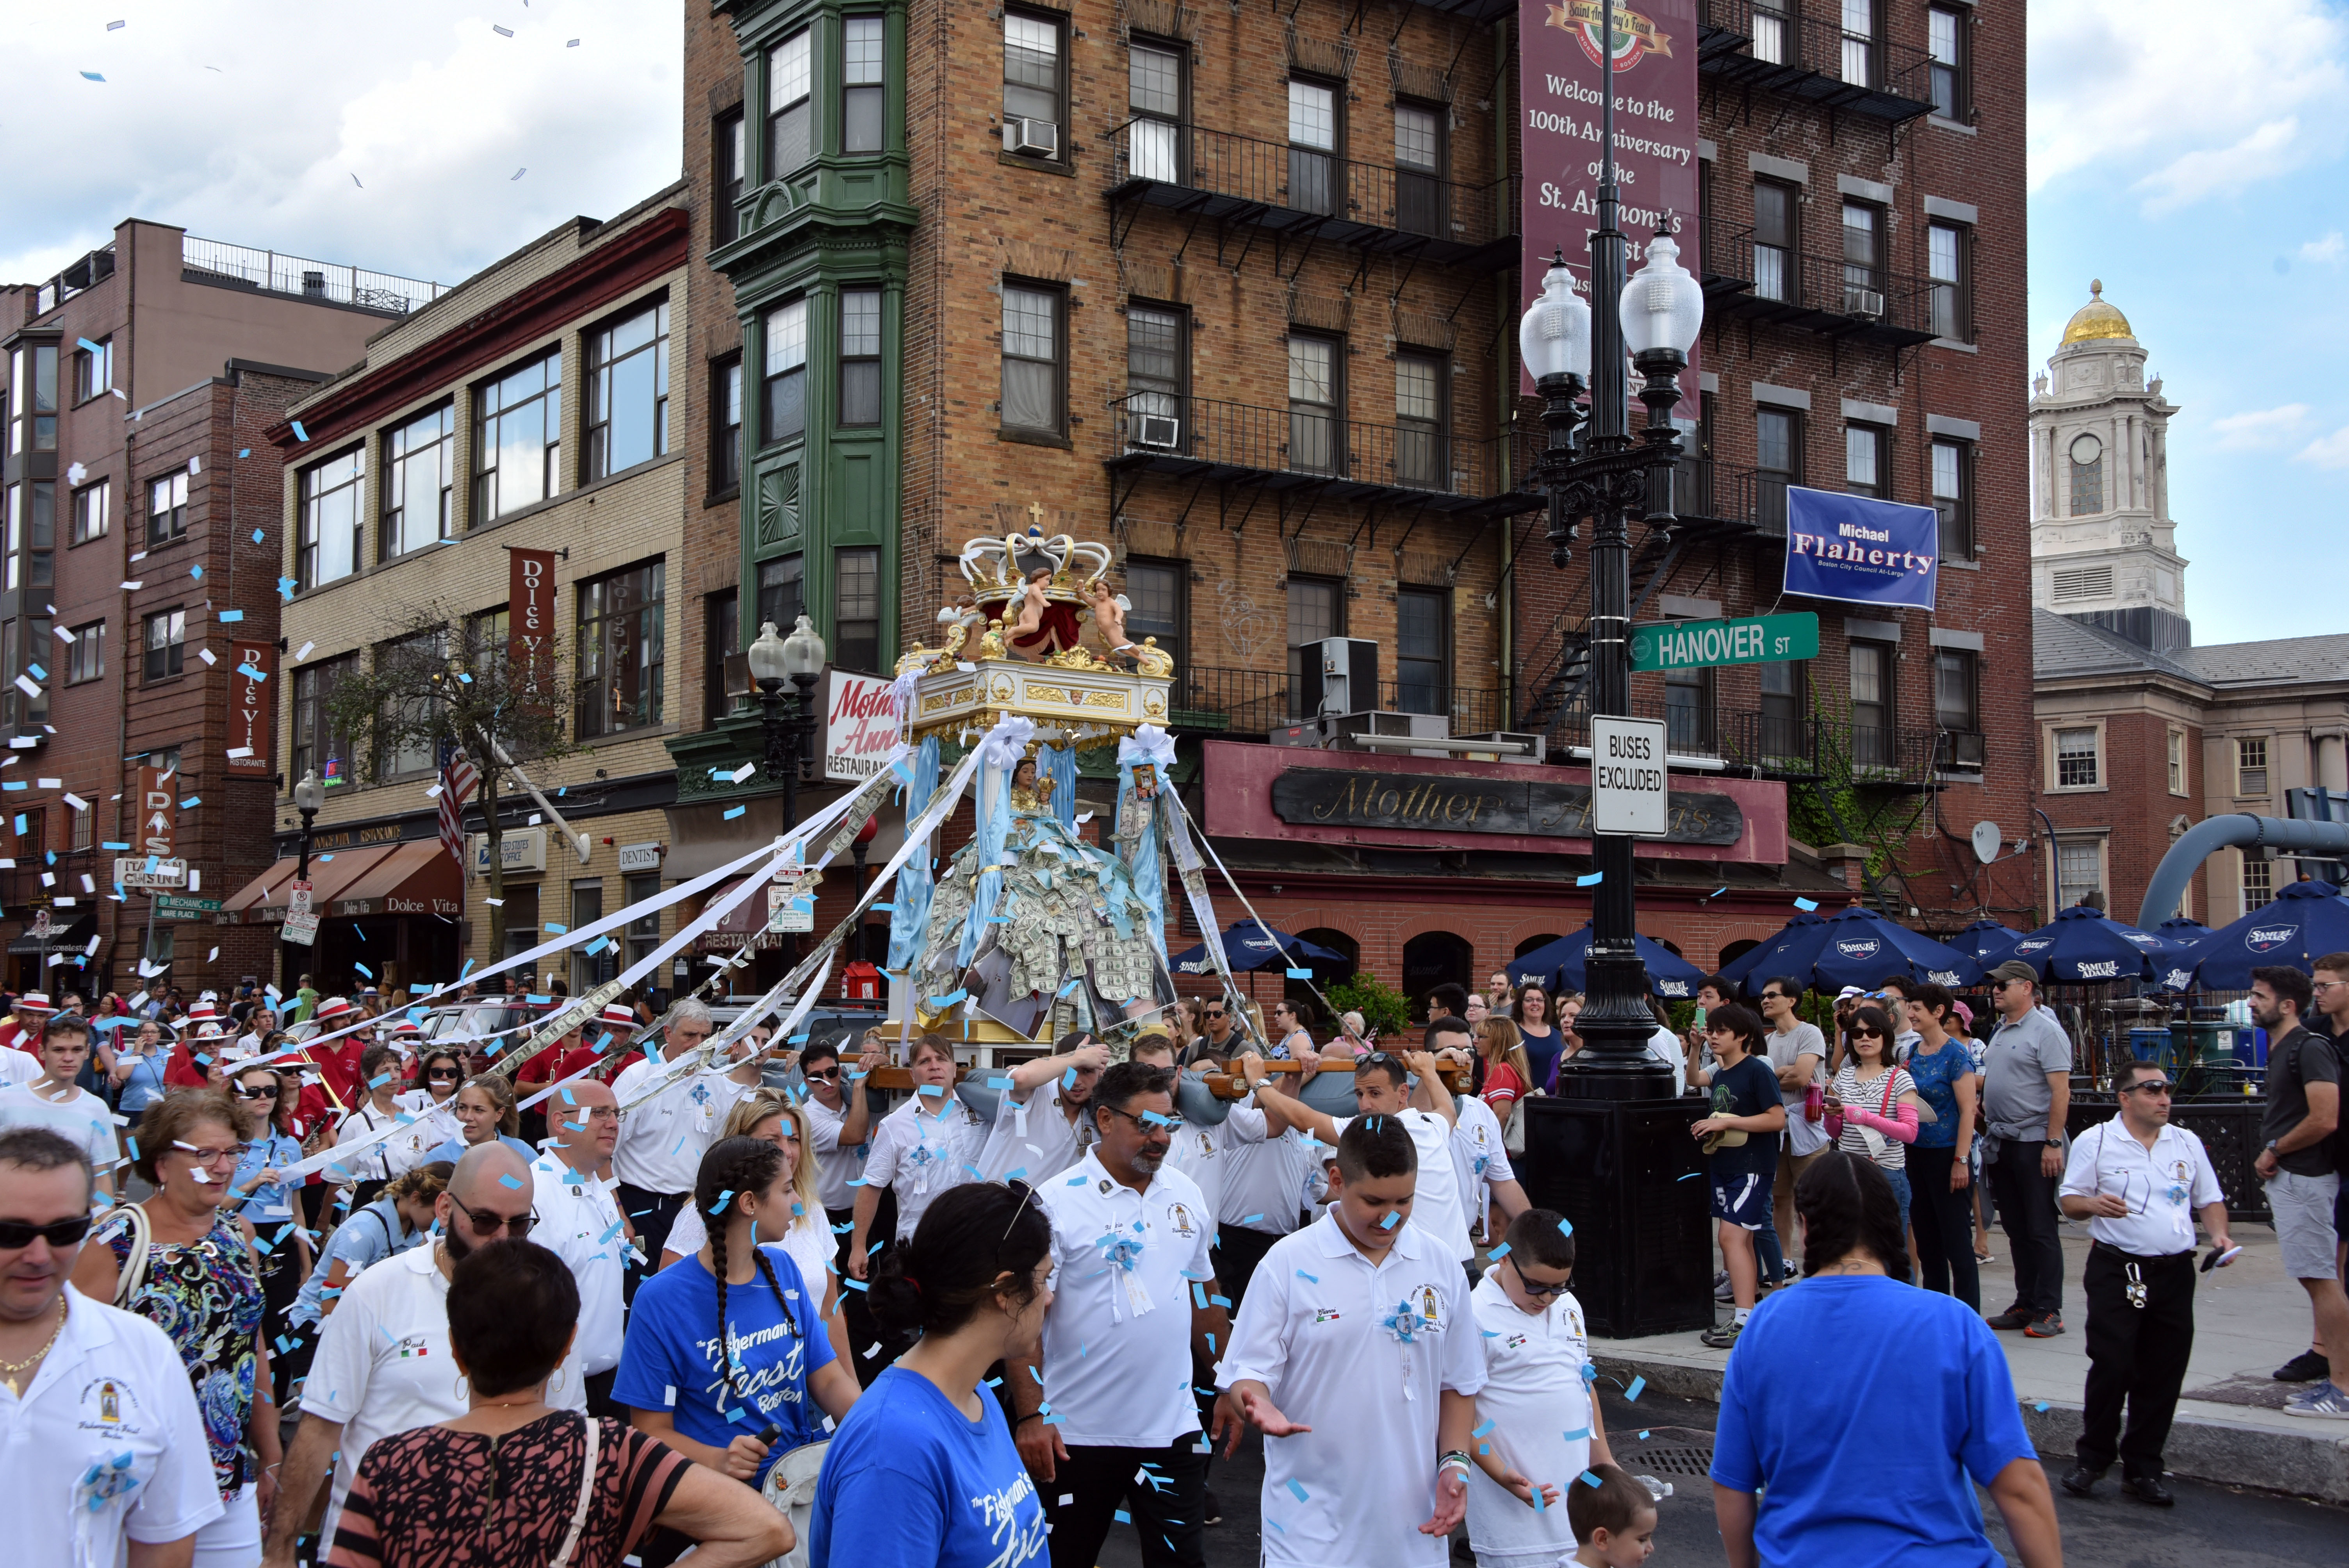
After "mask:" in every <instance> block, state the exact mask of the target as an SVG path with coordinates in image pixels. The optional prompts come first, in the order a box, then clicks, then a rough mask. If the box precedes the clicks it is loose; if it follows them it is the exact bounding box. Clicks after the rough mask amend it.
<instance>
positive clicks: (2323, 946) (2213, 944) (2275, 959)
mask: <svg viewBox="0 0 2349 1568" xmlns="http://www.w3.org/2000/svg"><path fill="white" fill-rule="evenodd" d="M2344 951H2349V900H2344V899H2343V898H2342V897H2341V895H2340V894H2339V893H2337V892H2334V891H2333V888H2332V887H2331V886H2330V885H2329V884H2327V883H2324V882H2293V883H2292V884H2290V885H2289V886H2287V887H2286V888H2285V889H2284V890H2283V891H2282V892H2280V893H2278V894H2276V896H2275V902H2274V903H2271V904H2268V905H2266V906H2265V907H2264V908H2261V909H2255V910H2253V911H2252V912H2251V913H2249V914H2247V915H2245V916H2243V918H2242V919H2240V920H2239V921H2236V922H2235V923H2233V924H2231V925H2222V926H2220V928H2219V929H2218V930H2216V931H2214V932H2212V933H2211V934H2209V935H2208V936H2206V937H2204V938H2202V939H2201V940H2200V941H2199V942H2198V943H2196V944H2194V947H2193V950H2192V951H2191V952H2190V953H2189V954H2187V955H2186V956H2185V957H2184V958H2183V959H2181V960H2180V965H2179V966H2180V967H2185V966H2187V965H2191V966H2192V968H2193V970H2194V975H2195V979H2196V980H2197V981H2198V982H2199V984H2200V985H2201V986H2202V987H2203V988H2204V989H2205V990H2209V991H2248V990H2250V989H2251V971H2252V970H2253V969H2254V968H2257V967H2259V966H2261V965H2269V964H2284V965H2291V966H2292V968H2294V969H2302V970H2313V969H2314V968H2315V967H2316V961H2317V960H2318V959H2320V958H2322V957H2323V956H2324V955H2325V954H2328V953H2341V952H2344Z"/></svg>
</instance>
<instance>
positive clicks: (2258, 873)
mask: <svg viewBox="0 0 2349 1568" xmlns="http://www.w3.org/2000/svg"><path fill="white" fill-rule="evenodd" d="M2274 898H2275V862H2274V861H2262V860H2259V859H2257V858H2255V857H2254V856H2252V855H2251V854H2249V853H2246V854H2245V855H2244V856H2243V913H2245V914H2249V913H2251V912H2252V911H2253V910H2257V909H2263V908H2265V907H2266V906H2267V905H2268V904H2269V903H2271V902H2272V901H2273V900H2274Z"/></svg>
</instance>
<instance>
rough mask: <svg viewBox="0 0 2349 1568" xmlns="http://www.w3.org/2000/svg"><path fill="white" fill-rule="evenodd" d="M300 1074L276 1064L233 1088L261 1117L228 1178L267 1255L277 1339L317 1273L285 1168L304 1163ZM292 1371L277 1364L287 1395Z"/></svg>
mask: <svg viewBox="0 0 2349 1568" xmlns="http://www.w3.org/2000/svg"><path fill="white" fill-rule="evenodd" d="M299 1081H300V1080H299V1078H298V1077H297V1075H295V1074H294V1073H290V1072H288V1073H281V1072H278V1071H276V1070H275V1069H274V1068H265V1067H264V1068H240V1069H237V1070H236V1072H235V1074H234V1076H233V1078H231V1079H230V1083H229V1093H230V1095H231V1096H232V1097H233V1099H235V1100H236V1102H237V1104H238V1105H239V1106H240V1107H241V1108H243V1109H244V1110H245V1111H246V1112H248V1113H250V1114H252V1115H254V1116H256V1117H259V1118H261V1119H262V1121H261V1124H260V1125H259V1126H258V1127H256V1128H255V1129H254V1137H253V1141H251V1142H250V1143H247V1144H246V1145H245V1148H244V1155H243V1158H242V1159H240V1160H239V1161H237V1166H236V1174H235V1175H234V1176H233V1177H231V1178H230V1179H229V1184H228V1190H229V1197H230V1199H231V1200H232V1201H233V1202H235V1203H236V1204H237V1205H238V1208H237V1213H238V1216H239V1217H240V1218H241V1219H243V1221H244V1222H246V1224H247V1225H249V1226H250V1227H251V1228H252V1232H253V1237H254V1248H255V1250H256V1251H258V1252H259V1253H260V1254H261V1260H262V1261H261V1290H262V1295H263V1296H264V1298H265V1300H266V1302H267V1305H268V1312H267V1315H265V1316H264V1318H263V1319H262V1332H263V1333H264V1334H265V1335H267V1336H268V1337H269V1342H270V1343H271V1344H273V1345H274V1344H275V1343H277V1341H278V1339H279V1338H280V1337H282V1336H284V1335H285V1330H286V1327H287V1323H286V1316H285V1315H286V1314H287V1313H289V1312H291V1311H292V1310H293V1308H294V1298H295V1295H298V1294H299V1293H300V1291H301V1289H302V1283H303V1282H304V1281H305V1280H306V1279H308V1278H309V1277H310V1236H309V1233H308V1231H307V1229H306V1228H305V1226H304V1224H303V1217H302V1216H301V1215H300V1214H299V1213H297V1212H295V1208H294V1203H295V1194H296V1193H297V1192H299V1191H300V1190H301V1189H300V1187H299V1185H298V1184H291V1185H289V1184H288V1182H287V1181H286V1180H285V1171H286V1170H287V1168H288V1167H291V1166H295V1165H298V1164H300V1163H301V1162H302V1140H301V1136H300V1130H299V1129H300V1123H299V1121H298V1120H297V1119H296V1117H295V1106H294V1104H293V1103H292V1102H293V1100H294V1099H295V1095H296V1094H297V1093H298V1092H299V1090H298V1087H297V1086H298V1084H299ZM286 1377H287V1373H286V1372H285V1369H284V1368H283V1367H281V1368H279V1369H278V1374H277V1381H276V1394H277V1399H278V1402H279V1403H280V1404H283V1403H285V1399H286V1398H287V1389H286V1387H285V1378H286Z"/></svg>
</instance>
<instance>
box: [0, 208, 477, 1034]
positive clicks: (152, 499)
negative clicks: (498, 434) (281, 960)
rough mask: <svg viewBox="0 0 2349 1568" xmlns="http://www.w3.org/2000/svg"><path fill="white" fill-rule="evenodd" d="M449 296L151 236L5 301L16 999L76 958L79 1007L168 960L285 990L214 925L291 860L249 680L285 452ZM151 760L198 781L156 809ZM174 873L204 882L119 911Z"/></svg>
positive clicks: (191, 985)
mask: <svg viewBox="0 0 2349 1568" xmlns="http://www.w3.org/2000/svg"><path fill="white" fill-rule="evenodd" d="M435 292H436V289H435V285H433V284H429V283H422V282H419V281H416V280H414V279H408V278H399V277H393V276H390V275H388V274H385V273H370V272H367V271H366V270H365V269H361V268H354V267H349V266H345V265H340V264H336V263H325V262H317V261H311V260H307V259H305V258H302V257H298V256H290V255H285V254H282V253H274V252H270V251H264V250H255V249H252V248H250V247H246V246H241V245H232V244H225V243H222V242H216V241H210V240H202V239H198V238H196V237H194V236H192V235H190V234H188V233H186V232H184V231H183V230H181V229H177V228H173V227H171V226H170V225H167V224H160V223H150V222H141V221H139V220H135V219H134V220H129V221H126V222H123V223H121V224H120V225H119V226H118V227H117V228H116V229H115V231H114V235H113V238H112V239H111V241H110V242H109V243H107V244H106V245H105V246H103V247H101V248H100V249H98V250H95V251H92V252H90V253H88V254H87V255H85V256H83V257H82V258H81V259H79V260H78V261H77V262H75V263H73V264H72V265H71V266H69V267H67V268H66V269H65V270H64V271H62V272H61V273H58V274H57V276H56V277H55V278H53V279H51V280H49V281H48V282H47V283H44V284H33V285H23V286H12V287H7V288H0V357H5V363H6V365H7V376H8V379H7V385H6V387H5V402H6V418H7V425H8V440H7V447H6V473H5V485H6V502H5V504H6V507H7V519H8V530H7V541H6V554H5V588H0V688H5V693H6V695H5V697H0V727H5V729H6V731H7V733H8V735H9V737H10V742H9V746H10V749H9V752H8V756H7V760H6V764H5V766H6V767H7V769H8V772H7V774H6V778H5V785H0V788H5V790H6V793H5V795H0V826H5V828H6V829H7V830H9V834H8V840H7V841H8V844H9V851H8V853H9V858H10V860H11V861H13V869H11V870H8V871H6V872H0V879H5V880H0V907H5V921H0V931H5V934H6V935H7V937H8V939H9V945H8V966H7V971H6V976H5V978H6V983H7V984H8V985H10V986H11V987H12V988H14V987H25V986H29V985H33V984H35V978H34V976H35V975H36V972H38V971H39V970H41V969H42V968H43V967H44V958H45V956H53V955H56V954H66V955H67V957H66V961H65V962H64V963H63V964H60V965H47V970H48V978H49V979H50V981H51V982H52V984H51V985H50V987H49V988H50V989H51V990H52V991H57V990H61V989H74V990H80V991H84V992H93V991H98V990H104V989H109V988H112V989H119V990H120V991H123V992H125V993H128V992H129V991H132V990H134V989H136V988H137V987H138V986H139V985H140V984H141V981H140V976H139V974H138V970H139V965H140V955H141V954H146V955H147V957H149V958H150V959H151V960H152V961H153V962H154V963H155V964H156V965H169V971H168V972H169V975H170V977H171V981H172V982H174V983H176V984H178V985H181V986H182V987H183V988H184V989H186V990H187V991H188V992H189V994H190V995H193V994H194V993H195V991H196V990H197V989H198V988H199V987H200V986H223V985H233V984H234V983H235V982H237V981H238V980H240V979H243V978H244V977H247V976H257V975H266V974H267V973H268V972H269V964H270V956H271V955H270V953H269V951H268V944H266V943H264V942H261V941H258V940H257V939H255V938H254V937H251V936H248V935H246V934H239V933H233V932H221V931H217V930H214V929H212V928H210V927H209V926H207V925H205V924H203V923H202V922H203V920H204V917H205V910H206V908H207V906H210V907H217V905H218V903H219V901H220V900H221V898H222V895H223V893H224V892H227V891H228V890H230V889H233V887H235V886H236V885H238V884H240V883H241V882H243V881H244V880H245V879H246V878H248V877H250V876H252V875H253V874H254V873H255V872H257V871H258V870H259V868H260V867H262V866H265V865H266V864H267V863H268V861H269V841H268V830H267V822H268V808H267V803H266V801H267V797H266V795H265V794H264V789H263V788H260V787H265V786H266V785H267V784H268V783H269V782H270V774H271V772H272V771H273V769H274V764H273V763H272V762H271V761H270V759H269V758H268V756H267V753H266V748H259V750H258V751H257V752H256V751H255V749H254V748H250V747H245V748H243V749H244V750H245V751H246V753H247V754H246V755H245V756H243V757H233V756H232V755H231V754H232V753H233V752H234V751H236V750H237V749H239V748H240V747H241V744H242V742H243V740H245V739H247V738H250V727H251V717H250V716H251V714H252V712H253V710H254V708H255V707H257V706H261V705H260V704H259V703H257V702H256V700H255V699H256V697H257V696H258V694H259V693H260V691H261V687H262V684H263V683H259V682H255V681H254V680H251V679H249V678H247V677H245V676H241V675H239V674H238V673H237V672H238V669H239V667H240V666H241V665H242V666H245V667H249V668H254V669H259V670H263V671H264V672H265V671H266V670H267V669H268V668H269V667H271V660H272V659H273V658H274V640H275V638H276V635H277V608H278V598H277V593H276V591H275V587H274V583H275V579H276V575H277V573H276V561H277V557H278V552H279V550H280V548H281V541H280V539H279V534H278V507H277V500H276V495H277V484H278V480H277V459H276V454H275V453H274V451H273V450H272V449H271V448H270V446H269V444H268V442H267V441H265V440H264V439H263V438H262V434H261V432H262V431H263V429H264V428H266V427H268V426H270V425H273V424H275V423H277V422H278V421H280V420H281V419H282V418H284V417H285V409H286V407H288V405H289V404H291V403H292V402H293V401H294V400H295V398H296V397H300V396H302V395H304V394H305V393H307V392H309V391H310V390H311V389H312V388H313V387H315V386H316V384H317V383H318V382H321V381H323V380H325V379H326V377H327V376H328V375H329V374H331V373H332V372H334V371H335V370H336V369H338V368H340V367H341V366H345V365H347V364H349V363H350V362H351V361H352V360H353V359H355V358H357V356H358V355H359V354H360V352H361V348H362V346H363V345H364V344H365V342H366V341H367V338H368V337H369V336H370V335H373V334H375V333H377V332H378V331H380V330H381V329H382V328H383V327H384V326H385V325H388V324H389V323H393V322H397V321H398V320H400V319H401V318H402V316H403V315H405V314H406V313H407V312H408V311H409V310H410V309H412V308H414V307H415V306H417V305H419V304H422V303H424V302H425V301H428V300H429V299H430V298H431V297H432V296H433V294H434V293H435ZM19 681H22V682H23V683H25V684H24V685H21V686H20V685H18V684H17V683H18V682H19ZM142 763H146V764H150V765H152V766H154V767H157V768H170V767H172V766H173V765H174V764H176V766H177V769H178V771H177V773H176V775H175V776H174V777H173V778H172V779H171V782H170V783H169V785H168V786H167V787H166V788H165V789H161V790H159V791H157V793H158V794H159V795H160V797H161V799H160V801H150V802H149V803H148V804H149V806H150V809H149V810H140V809H139V808H140V801H139V799H138V798H137V797H138V789H137V784H138V772H137V770H138V769H139V768H140V765H141V764H142ZM159 813H160V815H161V816H162V818H163V822H162V825H161V827H160V828H159V827H158V826H157V824H156V822H155V818H156V816H157V815H158V814H159ZM159 838H160V839H162V840H164V841H167V843H168V849H166V848H165V845H163V844H155V843H151V842H150V841H153V840H156V839H159ZM157 850H162V851H164V852H162V853H158V854H156V855H155V860H156V861H157V867H156V871H157V872H163V873H169V872H171V869H172V866H171V862H181V861H183V862H184V864H185V880H184V882H182V883H181V885H178V886H176V887H160V886H159V887H153V888H150V887H148V886H144V885H129V886H126V887H124V888H120V889H118V888H117V886H116V885H115V884H116V880H117V878H118V876H127V877H129V879H130V881H131V882H132V883H133V884H136V883H140V882H143V881H145V880H147V879H148V878H149V877H150V875H151V874H152V873H150V872H149V871H148V859H149V855H150V851H157ZM44 911H46V912H47V913H48V915H49V920H50V929H51V931H52V932H53V933H54V934H53V936H52V937H51V938H50V939H49V940H48V941H47V944H44V943H43V942H41V941H40V940H39V939H37V938H36V937H35V936H33V935H32V934H30V932H31V928H32V924H33V922H34V921H35V920H36V918H37V916H38V914H39V913H41V912H44ZM45 949H46V952H45Z"/></svg>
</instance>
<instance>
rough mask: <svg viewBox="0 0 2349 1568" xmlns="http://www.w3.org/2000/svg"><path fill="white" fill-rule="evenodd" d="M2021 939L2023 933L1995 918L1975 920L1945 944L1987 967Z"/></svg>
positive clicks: (2009, 951) (1997, 960) (2011, 950)
mask: <svg viewBox="0 0 2349 1568" xmlns="http://www.w3.org/2000/svg"><path fill="white" fill-rule="evenodd" d="M2022 940H2023V933H2021V932H2019V931H2017V930H2015V929H2014V927H2013V926H2011V925H2002V924H2001V923H1999V922H1997V921H1995V920H1977V921H1975V922H1974V923H1972V924H1971V925H1969V926H1967V927H1966V928H1965V929H1964V930H1963V931H1961V932H1959V933H1958V934H1956V935H1955V936H1952V937H1951V938H1950V940H1949V943H1948V944H1947V945H1949V946H1951V947H1954V948H1956V949H1957V950H1958V951H1959V952H1961V953H1962V954H1965V955H1966V956H1967V957H1969V958H1971V959H1972V960H1973V961H1974V962H1975V963H1977V964H1980V965H1983V966H1985V967H1988V966H1989V965H1993V964H1996V963H1998V962H1999V961H2000V960H2001V959H2003V958H2004V957H2005V956H2006V955H2007V954H2009V953H2011V952H2013V949H2014V944H2016V943H2018V942H2020V941H2022Z"/></svg>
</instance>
